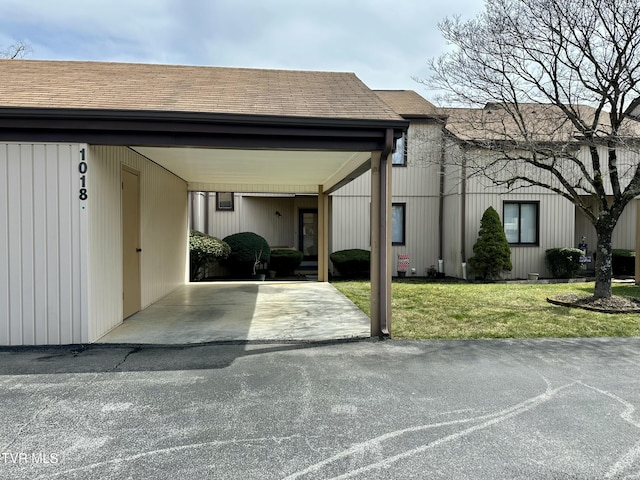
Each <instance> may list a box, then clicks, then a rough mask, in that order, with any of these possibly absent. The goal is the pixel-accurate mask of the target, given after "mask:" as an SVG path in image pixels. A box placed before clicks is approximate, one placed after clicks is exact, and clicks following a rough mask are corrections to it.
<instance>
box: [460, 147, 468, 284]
mask: <svg viewBox="0 0 640 480" xmlns="http://www.w3.org/2000/svg"><path fill="white" fill-rule="evenodd" d="M461 175H462V181H461V183H460V241H461V249H460V259H461V260H462V278H463V279H464V280H466V279H467V252H466V247H465V245H466V244H467V227H466V221H467V155H466V151H465V150H464V148H462V170H461Z"/></svg>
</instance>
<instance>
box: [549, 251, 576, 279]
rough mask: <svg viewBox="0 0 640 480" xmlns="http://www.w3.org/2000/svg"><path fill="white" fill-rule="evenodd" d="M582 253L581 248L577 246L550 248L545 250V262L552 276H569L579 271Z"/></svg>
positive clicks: (573, 275)
mask: <svg viewBox="0 0 640 480" xmlns="http://www.w3.org/2000/svg"><path fill="white" fill-rule="evenodd" d="M582 255H583V253H582V250H579V249H577V248H550V249H548V250H547V251H546V255H545V262H546V264H547V268H549V270H550V271H551V276H552V277H553V278H571V277H575V276H576V275H577V274H578V272H579V271H580V257H581V256H582Z"/></svg>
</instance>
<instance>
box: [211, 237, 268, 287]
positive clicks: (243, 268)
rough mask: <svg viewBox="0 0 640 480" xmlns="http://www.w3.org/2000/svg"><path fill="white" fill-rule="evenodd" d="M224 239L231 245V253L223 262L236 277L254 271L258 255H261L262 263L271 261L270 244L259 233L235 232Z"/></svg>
mask: <svg viewBox="0 0 640 480" xmlns="http://www.w3.org/2000/svg"><path fill="white" fill-rule="evenodd" d="M223 240H224V241H225V242H227V243H228V244H229V247H231V253H230V254H229V257H228V258H227V259H226V260H225V261H224V262H223V263H224V265H225V266H226V267H227V268H228V269H229V270H230V271H231V273H232V275H234V276H236V277H246V276H249V275H251V274H252V273H253V267H254V264H255V262H256V255H259V256H260V258H259V261H260V263H263V262H269V259H270V258H271V250H270V248H269V244H268V243H267V241H266V240H265V239H264V238H263V237H261V236H260V235H258V234H257V233H253V232H241V233H234V234H233V235H229V236H228V237H225V238H224V239H223Z"/></svg>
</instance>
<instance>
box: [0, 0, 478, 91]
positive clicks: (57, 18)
mask: <svg viewBox="0 0 640 480" xmlns="http://www.w3.org/2000/svg"><path fill="white" fill-rule="evenodd" d="M445 3H446V4H445ZM482 5H483V2H482V0H449V1H448V2H440V1H435V0H427V1H415V0H395V1H394V2H388V1H386V0H353V1H349V2H346V1H344V0H322V1H318V0H315V1H311V0H269V1H264V0H215V1H211V0H128V1H124V0H92V1H91V2H87V1H86V0H56V1H55V2H53V1H48V0H0V10H1V11H3V17H2V18H0V32H2V34H0V46H7V45H10V44H12V43H14V42H15V41H17V40H23V41H26V42H27V43H29V44H30V45H31V47H32V49H33V54H32V58H40V59H73V60H101V61H133V62H150V63H178V64H194V65H217V66H242V67H256V68H286V69H303V70H335V71H351V72H355V73H356V74H357V75H358V76H359V77H360V78H361V79H362V80H363V81H365V83H367V84H368V85H369V86H371V87H373V88H381V89H382V88H389V89H394V88H410V89H416V87H418V88H419V86H418V85H417V84H416V83H415V82H413V81H412V80H411V77H412V76H421V77H424V76H426V74H427V73H428V72H427V70H426V64H427V60H428V59H429V58H430V57H433V56H435V55H437V54H439V53H440V52H441V51H442V50H443V49H444V48H445V43H444V40H443V39H442V38H441V36H440V33H439V32H438V30H437V28H436V24H437V22H438V21H439V20H441V19H442V18H444V17H445V16H450V15H453V14H456V13H461V14H466V15H467V16H469V15H471V14H473V13H475V12H477V11H479V10H480V8H482Z"/></svg>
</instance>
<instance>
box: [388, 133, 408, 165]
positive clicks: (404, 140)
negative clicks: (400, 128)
mask: <svg viewBox="0 0 640 480" xmlns="http://www.w3.org/2000/svg"><path fill="white" fill-rule="evenodd" d="M400 140H402V141H403V152H402V163H394V162H393V155H395V153H396V151H394V152H393V154H392V157H391V165H392V166H394V167H406V166H407V132H404V133H403V134H402V137H400V138H399V139H398V140H397V141H396V146H397V145H398V142H399V141H400Z"/></svg>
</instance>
